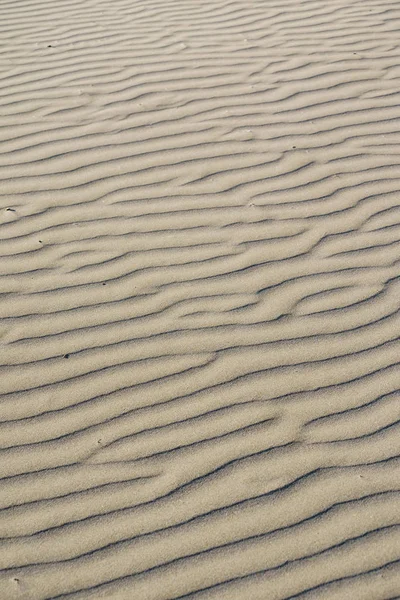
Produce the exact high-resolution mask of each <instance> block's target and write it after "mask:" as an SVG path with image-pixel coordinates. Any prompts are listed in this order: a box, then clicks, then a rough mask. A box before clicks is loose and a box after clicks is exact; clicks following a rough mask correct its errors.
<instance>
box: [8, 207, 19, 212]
mask: <svg viewBox="0 0 400 600" xmlns="http://www.w3.org/2000/svg"><path fill="white" fill-rule="evenodd" d="M6 210H8V211H9V212H17V211H16V210H15V208H6Z"/></svg>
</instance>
